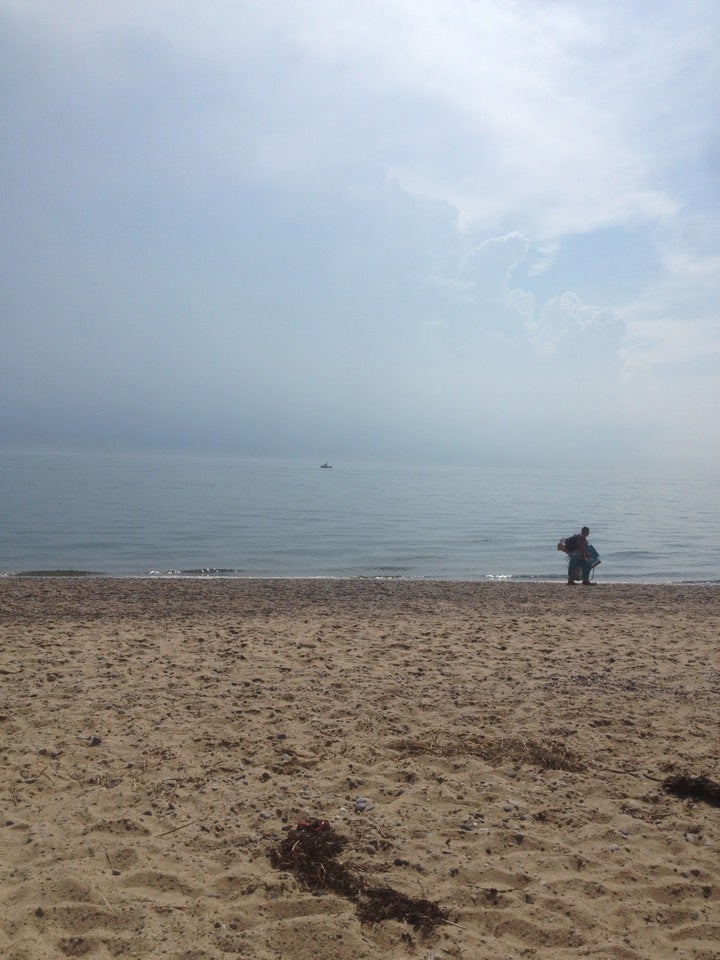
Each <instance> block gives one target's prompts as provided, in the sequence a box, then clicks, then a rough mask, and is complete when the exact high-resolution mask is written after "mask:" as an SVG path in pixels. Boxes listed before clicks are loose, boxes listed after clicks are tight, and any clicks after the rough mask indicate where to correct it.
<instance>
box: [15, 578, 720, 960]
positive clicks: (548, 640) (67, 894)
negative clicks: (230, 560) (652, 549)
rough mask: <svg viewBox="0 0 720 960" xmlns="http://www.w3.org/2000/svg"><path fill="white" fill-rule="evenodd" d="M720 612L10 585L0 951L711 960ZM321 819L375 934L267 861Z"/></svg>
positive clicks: (264, 585) (641, 594) (653, 605)
mask: <svg viewBox="0 0 720 960" xmlns="http://www.w3.org/2000/svg"><path fill="white" fill-rule="evenodd" d="M718 636H720V588H718V586H717V585H702V584H685V585H682V584H669V585H664V584H607V583H602V584H600V585H599V586H598V587H596V588H595V589H592V590H585V589H583V588H582V587H580V586H578V587H576V588H574V589H572V590H571V589H568V588H567V587H566V586H565V585H564V584H563V583H562V582H558V583H542V584H538V583H520V582H492V583H478V582H474V581H464V582H457V581H452V582H448V581H399V580H388V579H384V580H375V579H368V580H357V579H355V580H354V579H350V580H328V579H310V580H307V579H306V580H285V579H268V580H266V579H235V578H233V579H226V578H197V579H189V578H172V579H166V578H137V579H136V578H108V577H89V578H85V577H83V578H63V577H57V578H52V577H51V578H47V577H46V578H43V577H4V578H0V680H2V682H3V688H4V690H3V693H4V696H3V702H2V704H1V705H0V731H1V732H2V735H3V749H2V754H1V756H2V765H1V766H0V798H2V802H3V809H4V816H3V818H2V820H1V821H0V845H1V846H2V853H3V856H2V857H0V878H1V880H2V882H1V883H0V907H1V908H2V910H1V912H2V916H0V952H3V953H4V955H6V956H7V957H8V958H9V960H34V958H35V957H37V956H54V957H58V958H61V957H72V956H83V957H88V958H97V960H106V958H108V957H111V956H129V957H141V956H142V957H145V956H159V955H165V954H166V955H168V956H173V957H177V958H180V960H224V958H225V957H227V956H228V955H230V956H238V957H248V958H249V957H252V958H254V960H255V958H256V960H277V957H279V956H282V957H286V956H295V957H297V958H299V960H361V958H362V960H387V958H390V960H407V958H419V960H426V958H427V957H428V956H432V957H433V958H436V960H440V958H443V957H450V958H452V957H456V958H459V957H461V956H466V957H473V958H477V960H490V958H493V960H494V958H495V957H497V956H502V957H513V958H516V957H517V958H519V957H521V956H531V957H533V958H535V960H571V958H572V960H575V958H577V957H602V958H603V960H658V958H659V960H666V958H667V960H670V958H671V957H677V956H679V955H682V956H683V957H687V958H691V960H716V957H717V943H718V941H720V885H719V884H718V873H717V856H718V849H719V848H720V822H719V821H718V811H717V809H716V808H714V807H712V806H710V805H708V804H707V803H702V802H694V801H691V800H682V799H678V798H677V797H674V796H671V795H669V794H668V793H667V792H666V791H665V790H664V789H663V782H664V781H665V780H666V779H667V778H668V777H670V776H671V775H701V774H704V775H705V776H707V777H709V778H711V779H712V780H714V781H719V780H720V725H719V721H718V717H720V669H718V666H717V663H718V659H717V655H718V648H717V637H718ZM313 818H318V819H326V820H327V821H328V823H329V825H330V826H331V827H332V829H333V830H334V831H336V833H337V834H338V835H339V836H341V837H342V838H343V843H344V847H343V852H342V854H341V855H340V860H341V863H342V865H343V867H344V868H345V869H346V871H348V872H349V873H352V875H353V876H359V877H361V878H363V879H362V882H363V883H364V885H365V886H364V887H363V889H376V888H382V889H384V890H386V891H387V890H392V891H397V892H399V893H400V894H402V896H404V897H405V898H414V900H416V901H422V900H428V901H430V902H432V903H434V904H437V905H438V908H439V910H440V911H441V912H442V913H443V914H444V915H446V916H447V918H448V922H447V923H443V924H441V925H439V926H438V927H437V928H436V929H434V930H432V931H427V930H425V929H423V928H422V926H421V927H419V928H416V927H415V926H413V925H412V923H411V922H409V921H408V920H407V919H398V918H397V917H394V918H393V917H392V916H389V917H382V916H381V917H380V918H378V917H375V918H374V919H372V920H368V918H367V916H365V917H364V916H363V915H362V911H360V910H359V907H358V904H357V903H356V902H355V901H354V900H353V899H352V897H350V898H349V897H347V896H344V895H343V894H342V892H337V891H335V892H333V891H331V890H327V889H324V888H320V889H311V888H309V887H308V885H307V883H306V882H303V881H301V880H300V879H298V877H297V876H296V875H295V874H294V873H293V872H292V869H290V868H289V867H288V865H287V864H284V865H282V864H281V865H280V866H278V857H277V850H278V848H279V845H280V844H281V843H282V840H283V839H284V838H286V837H287V836H288V833H289V831H290V830H292V829H297V828H298V824H300V823H303V822H305V823H306V822H310V821H311V820H312V819H313Z"/></svg>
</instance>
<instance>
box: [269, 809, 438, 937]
mask: <svg viewBox="0 0 720 960" xmlns="http://www.w3.org/2000/svg"><path fill="white" fill-rule="evenodd" d="M347 843H348V840H347V838H346V837H343V836H342V835H341V834H339V833H337V832H336V831H335V830H334V829H333V827H331V826H330V824H329V823H328V822H327V820H310V821H308V822H306V823H300V824H298V825H297V827H294V828H293V829H292V830H289V831H288V833H287V835H286V836H285V838H284V839H283V840H281V841H280V843H278V844H277V846H275V847H273V848H272V850H271V851H270V863H271V864H272V865H273V866H274V867H276V868H277V869H278V870H288V871H290V872H291V873H294V874H295V876H296V877H297V878H298V880H299V881H300V882H301V883H303V884H304V885H305V886H306V887H307V888H308V889H310V890H317V891H321V890H327V891H330V892H332V893H337V894H340V895H341V896H343V897H345V898H346V899H348V900H350V901H351V902H353V903H354V904H355V906H356V908H357V913H358V917H359V919H360V921H361V922H363V923H377V922H379V921H381V920H400V921H404V922H405V923H409V924H410V925H411V926H412V927H414V928H415V929H416V930H418V931H420V932H421V933H424V934H429V933H431V932H432V931H433V930H434V929H435V927H436V926H438V924H441V923H446V922H447V919H448V918H447V914H446V913H445V911H444V910H442V909H441V908H440V907H439V906H438V905H437V904H436V903H432V902H431V901H430V900H422V899H416V898H413V897H408V896H406V895H405V894H404V893H400V892H398V891H397V890H393V889H392V887H368V886H367V885H366V883H365V881H364V879H363V877H362V876H360V875H359V874H358V873H356V872H355V871H353V870H352V869H351V868H350V867H349V866H347V865H345V864H343V863H341V862H340V861H339V860H338V856H339V854H340V853H342V851H343V850H344V849H345V847H346V846H347Z"/></svg>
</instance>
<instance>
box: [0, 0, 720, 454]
mask: <svg viewBox="0 0 720 960" xmlns="http://www.w3.org/2000/svg"><path fill="white" fill-rule="evenodd" d="M719 51H720V7H718V5H717V2H716V0H659V2H654V3H649V2H646V0H634V2H633V3H627V0H618V2H616V0H604V2H603V3H590V2H587V0H585V2H570V0H382V2H379V0H363V2H362V3H357V2H356V0H335V2H333V3H328V2H327V0H302V2H297V0H273V2H264V0H204V2H203V3H202V4H198V3H196V2H195V0H193V2H190V0H103V2H102V3H98V2H97V0H72V2H69V0H0V76H1V78H2V79H1V82H0V98H1V107H0V122H1V123H2V129H1V130H0V140H1V144H0V175H1V178H2V208H1V212H0V216H1V217H2V222H1V223H0V227H1V229H0V237H1V240H0V243H2V257H1V258H0V260H1V262H0V294H1V301H0V304H1V308H0V331H1V346H2V349H0V446H4V447H28V446H34V447H37V446H48V447H53V448H58V447H67V448H83V449H101V450H112V449H122V450H126V449H140V450H167V451H183V452H222V453H228V454H238V455H248V456H272V457H285V456H287V457H309V458H311V459H318V461H321V460H326V459H329V460H330V461H331V462H332V461H342V460H350V459H353V460H358V459H364V460H368V459H370V460H388V459H390V460H402V461H407V460H410V461H413V460H415V461H418V462H426V463H433V462H442V463H468V464H487V465H496V464H497V465H511V466H535V465H563V464H567V465H568V469H574V468H576V467H580V466H582V467H587V468H588V469H596V468H600V467H613V468H616V467H617V468H625V467H626V468H633V469H636V470H648V471H656V470H664V471H673V472H676V473H677V472H683V471H686V470H692V471H693V472H696V471H701V472H705V471H710V472H720V427H719V426H718V424H720V125H719V124H718V116H720V104H719V102H718V101H719V99H720V98H719V96H718V93H719V91H720V53H719Z"/></svg>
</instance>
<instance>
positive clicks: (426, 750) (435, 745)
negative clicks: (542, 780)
mask: <svg viewBox="0 0 720 960" xmlns="http://www.w3.org/2000/svg"><path fill="white" fill-rule="evenodd" d="M390 746H391V747H392V748H393V749H394V750H398V751H400V752H401V753H404V754H406V755H407V756H417V755H420V754H426V755H430V756H435V757H456V756H475V757H480V759H482V760H485V761H486V762H487V763H493V764H498V763H505V762H508V761H512V762H514V763H528V764H531V765H532V766H535V767H539V768H540V769H541V770H565V771H567V772H569V773H580V772H582V771H583V770H585V763H584V762H583V760H582V758H581V757H579V756H578V755H577V754H576V753H574V752H573V751H572V750H571V749H570V748H569V747H567V746H566V745H565V744H564V743H561V742H559V741H548V742H547V743H541V742H539V741H537V740H530V739H525V738H523V737H500V738H498V739H495V740H490V739H487V740H486V739H480V738H476V737H458V738H457V739H455V740H447V741H440V740H433V741H432V742H426V741H421V740H397V741H395V743H393V744H391V745H390Z"/></svg>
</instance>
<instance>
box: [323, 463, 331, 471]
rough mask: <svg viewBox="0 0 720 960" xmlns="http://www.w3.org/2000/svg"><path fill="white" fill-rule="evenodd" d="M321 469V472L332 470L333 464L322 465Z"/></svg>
mask: <svg viewBox="0 0 720 960" xmlns="http://www.w3.org/2000/svg"><path fill="white" fill-rule="evenodd" d="M320 469H321V470H332V464H331V463H321V464H320Z"/></svg>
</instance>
